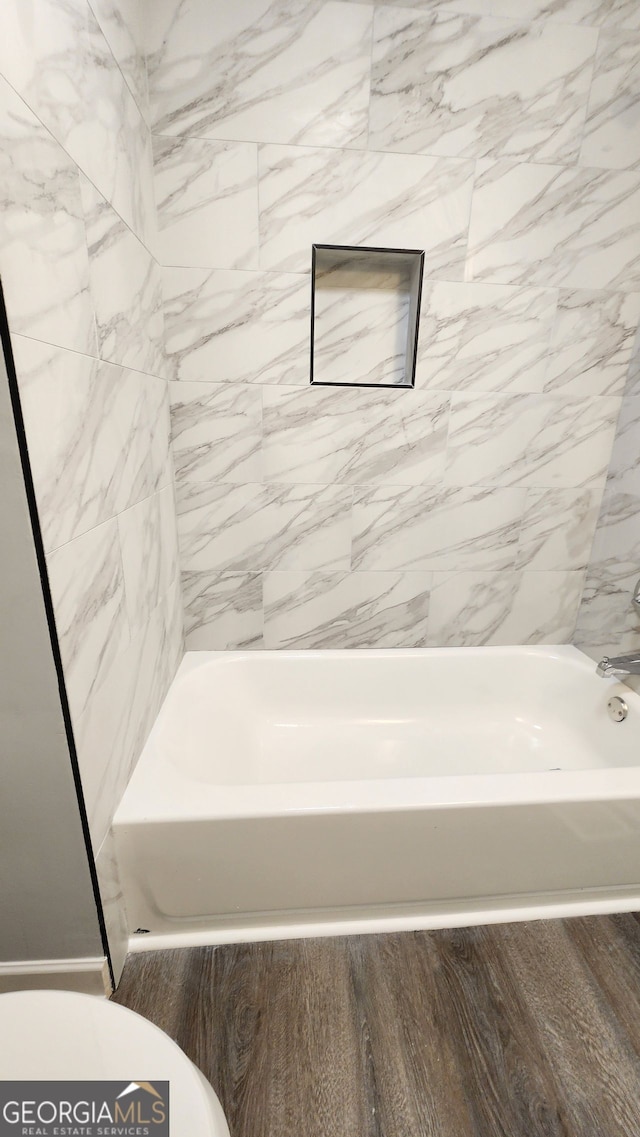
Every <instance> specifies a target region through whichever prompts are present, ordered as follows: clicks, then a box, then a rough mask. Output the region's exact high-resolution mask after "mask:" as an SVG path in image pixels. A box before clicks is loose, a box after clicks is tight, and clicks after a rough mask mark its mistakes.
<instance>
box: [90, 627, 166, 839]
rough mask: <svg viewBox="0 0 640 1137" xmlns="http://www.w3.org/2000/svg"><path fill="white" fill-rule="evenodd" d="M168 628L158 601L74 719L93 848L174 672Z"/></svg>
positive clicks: (104, 829) (108, 821) (113, 658)
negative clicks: (83, 709) (169, 648)
mask: <svg viewBox="0 0 640 1137" xmlns="http://www.w3.org/2000/svg"><path fill="white" fill-rule="evenodd" d="M166 632H167V627H166V617H165V613H164V612H163V607H162V605H158V607H157V608H156V609H155V611H154V613H153V614H152V616H151V619H150V620H149V621H148V622H147V623H146V624H145V625H144V627H143V628H141V629H140V630H138V632H137V633H136V635H135V636H134V637H133V639H132V640H131V641H130V643H129V644H128V645H127V646H126V647H125V648H124V649H123V650H120V651H118V652H117V653H114V654H112V656H111V658H110V659H109V661H108V664H107V665H106V666H105V668H104V674H103V676H102V681H101V683H100V685H99V686H96V688H95V689H94V690H93V691H92V693H91V697H90V699H89V700H88V703H87V706H86V709H85V711H84V713H83V714H82V715H78V716H76V717H75V718H74V724H73V725H74V735H75V740H76V745H77V749H78V761H79V765H80V774H81V777H82V786H83V790H84V795H85V801H86V806H87V813H88V817H89V830H90V833H91V840H92V844H93V847H94V848H99V847H100V845H101V843H102V841H103V840H104V838H105V835H106V833H107V832H108V829H109V826H110V825H111V820H112V818H113V814H114V812H115V809H116V807H117V805H118V803H119V801H120V798H121V797H122V794H123V792H124V790H125V788H126V786H127V783H128V781H129V778H130V777H131V774H132V773H133V770H134V768H135V765H136V762H137V760H138V758H139V757H140V753H141V751H142V747H143V746H144V743H145V742H146V739H147V737H148V734H149V731H150V729H151V727H152V725H153V722H154V720H155V718H156V715H157V713H158V711H159V709H160V705H161V703H162V700H163V699H164V696H165V695H166V692H167V689H168V686H169V683H170V682H171V679H172V678H173V674H174V673H175V662H176V661H175V658H173V657H172V656H171V654H170V652H168V650H167V648H168V646H169V645H168V640H167V636H166Z"/></svg>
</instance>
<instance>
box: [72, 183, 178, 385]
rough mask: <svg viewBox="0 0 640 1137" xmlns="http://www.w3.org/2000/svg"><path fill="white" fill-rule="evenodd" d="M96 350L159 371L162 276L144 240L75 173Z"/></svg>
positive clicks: (114, 359) (161, 361) (141, 368)
mask: <svg viewBox="0 0 640 1137" xmlns="http://www.w3.org/2000/svg"><path fill="white" fill-rule="evenodd" d="M81 190H82V202H83V207H84V212H85V218H86V230H87V244H88V248H89V277H90V282H91V295H92V297H93V304H94V309H95V313H96V322H97V328H98V343H99V352H100V356H101V358H102V359H106V360H109V362H110V363H122V364H124V365H125V366H127V367H133V368H136V369H137V370H138V371H146V372H148V373H149V374H152V375H162V374H163V370H164V348H163V342H162V341H163V311H162V279H161V276H160V268H159V266H158V264H157V263H156V261H155V260H154V258H153V257H152V255H151V253H149V252H148V250H147V248H146V246H145V245H143V244H142V242H141V241H140V240H139V239H138V237H136V235H135V233H133V232H132V230H131V229H130V228H129V227H128V225H125V223H124V221H123V220H122V219H121V217H119V216H118V214H117V213H116V212H115V211H114V210H113V209H112V208H111V206H110V205H109V203H108V202H107V201H105V199H104V198H103V197H102V195H101V194H99V193H98V192H97V190H96V189H95V187H94V186H92V185H91V182H89V181H88V180H87V179H86V178H85V177H82V178H81Z"/></svg>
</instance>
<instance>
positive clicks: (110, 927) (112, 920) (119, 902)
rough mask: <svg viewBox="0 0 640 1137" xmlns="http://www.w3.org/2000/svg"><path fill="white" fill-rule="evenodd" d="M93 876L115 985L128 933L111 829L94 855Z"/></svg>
mask: <svg viewBox="0 0 640 1137" xmlns="http://www.w3.org/2000/svg"><path fill="white" fill-rule="evenodd" d="M96 873H97V876H98V887H99V889H100V899H101V901H102V911H103V914H104V922H105V927H106V929H107V940H108V943H109V954H110V956H111V966H112V968H113V974H114V978H115V981H116V983H118V982H119V980H120V976H121V975H122V969H123V967H124V961H125V959H126V955H127V951H128V947H129V933H128V929H127V918H126V910H125V906H124V896H123V893H122V885H121V884H120V873H119V870H118V862H117V860H116V851H115V844H114V840H113V834H112V832H111V830H110V831H109V832H108V833H107V835H106V837H105V839H104V841H103V842H102V845H101V847H100V849H99V850H98V852H97V853H96Z"/></svg>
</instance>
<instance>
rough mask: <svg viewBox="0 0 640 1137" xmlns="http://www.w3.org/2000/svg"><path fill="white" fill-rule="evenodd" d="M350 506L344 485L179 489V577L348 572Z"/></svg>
mask: <svg viewBox="0 0 640 1137" xmlns="http://www.w3.org/2000/svg"><path fill="white" fill-rule="evenodd" d="M350 506H351V490H350V488H349V487H348V486H337V485H325V486H322V485H300V486H283V485H279V486H276V485H241V486H237V485H236V486H231V485H223V484H210V483H208V482H195V483H185V482H182V483H180V484H179V486H178V532H179V538H180V551H181V564H182V568H183V571H186V572H189V571H195V572H202V571H209V570H212V569H218V570H219V569H226V570H229V569H231V570H236V571H237V570H247V571H255V570H258V569H263V568H281V569H315V568H317V569H342V568H348V567H349V556H350V551H351V529H350Z"/></svg>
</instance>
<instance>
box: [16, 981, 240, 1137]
mask: <svg viewBox="0 0 640 1137" xmlns="http://www.w3.org/2000/svg"><path fill="white" fill-rule="evenodd" d="M0 1079H1V1080H3V1081H5V1080H14V1079H15V1080H25V1079H36V1080H39V1081H59V1080H63V1079H70V1080H76V1079H78V1080H87V1081H101V1080H103V1079H104V1080H108V1081H124V1082H127V1083H130V1082H132V1081H140V1080H143V1081H146V1082H151V1083H153V1082H154V1081H168V1082H169V1120H170V1126H169V1132H170V1134H171V1137H195V1134H203V1135H206V1137H229V1130H228V1128H227V1124H226V1121H225V1119H224V1114H223V1112H222V1108H221V1106H220V1103H219V1101H218V1099H217V1097H216V1096H215V1094H214V1092H213V1090H212V1089H211V1086H210V1085H209V1083H208V1082H207V1081H206V1079H205V1078H204V1076H203V1075H202V1074H201V1073H200V1071H199V1070H198V1069H197V1068H196V1066H194V1065H193V1063H192V1062H191V1061H190V1060H189V1059H188V1058H187V1056H186V1054H184V1053H183V1052H182V1050H181V1049H180V1047H179V1046H177V1044H176V1043H175V1042H173V1041H172V1040H171V1039H170V1038H169V1037H168V1036H167V1035H166V1034H164V1032H163V1031H161V1030H159V1028H158V1027H157V1026H154V1024H153V1023H150V1022H148V1020H147V1019H143V1018H142V1016H141V1015H137V1014H135V1012H134V1011H130V1010H128V1009H127V1008H126V1007H120V1006H118V1004H117V1003H110V1002H108V1001H107V1000H106V999H101V998H99V997H97V996H95V995H80V994H77V993H76V992H73V991H17V992H12V993H11V994H7V995H0Z"/></svg>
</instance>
